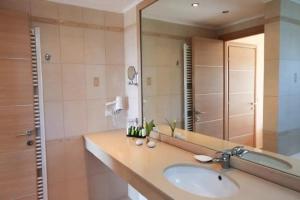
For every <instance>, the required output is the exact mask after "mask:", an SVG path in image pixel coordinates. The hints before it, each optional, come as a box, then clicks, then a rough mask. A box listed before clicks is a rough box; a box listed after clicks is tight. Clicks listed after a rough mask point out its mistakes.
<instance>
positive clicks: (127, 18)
mask: <svg viewBox="0 0 300 200" xmlns="http://www.w3.org/2000/svg"><path fill="white" fill-rule="evenodd" d="M135 23H136V8H135V7H133V8H131V9H130V10H128V11H127V12H125V14H124V26H125V27H126V26H129V25H132V24H135Z"/></svg>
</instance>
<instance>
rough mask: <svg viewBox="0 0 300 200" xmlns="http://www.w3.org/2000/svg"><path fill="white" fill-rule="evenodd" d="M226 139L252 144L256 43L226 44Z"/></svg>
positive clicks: (253, 135)
mask: <svg viewBox="0 0 300 200" xmlns="http://www.w3.org/2000/svg"><path fill="white" fill-rule="evenodd" d="M227 48H228V93H229V94H228V135H229V141H232V142H235V143H239V144H244V145H249V146H254V145H255V106H256V103H255V68H256V46H255V45H247V44H239V43H228V46H227Z"/></svg>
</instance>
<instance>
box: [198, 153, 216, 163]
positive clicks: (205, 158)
mask: <svg viewBox="0 0 300 200" xmlns="http://www.w3.org/2000/svg"><path fill="white" fill-rule="evenodd" d="M194 158H195V159H196V160H198V161H200V162H203V163H206V162H210V161H212V159H213V158H212V157H210V156H206V155H194Z"/></svg>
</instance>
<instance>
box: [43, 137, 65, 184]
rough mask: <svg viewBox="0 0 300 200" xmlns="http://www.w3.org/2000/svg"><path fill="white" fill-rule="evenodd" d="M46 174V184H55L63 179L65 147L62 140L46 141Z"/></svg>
mask: <svg viewBox="0 0 300 200" xmlns="http://www.w3.org/2000/svg"><path fill="white" fill-rule="evenodd" d="M46 150H47V175H48V184H50V185H51V184H55V183H57V182H61V181H64V180H65V147H64V141H63V140H54V141H48V142H47V143H46Z"/></svg>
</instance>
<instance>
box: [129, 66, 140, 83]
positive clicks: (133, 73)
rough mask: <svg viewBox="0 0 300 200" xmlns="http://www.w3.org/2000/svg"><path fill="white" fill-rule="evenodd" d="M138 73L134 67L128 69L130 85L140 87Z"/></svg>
mask: <svg viewBox="0 0 300 200" xmlns="http://www.w3.org/2000/svg"><path fill="white" fill-rule="evenodd" d="M137 75H138V73H137V71H136V70H135V67H134V66H129V67H128V69H127V77H128V80H129V85H138V83H137Z"/></svg>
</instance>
